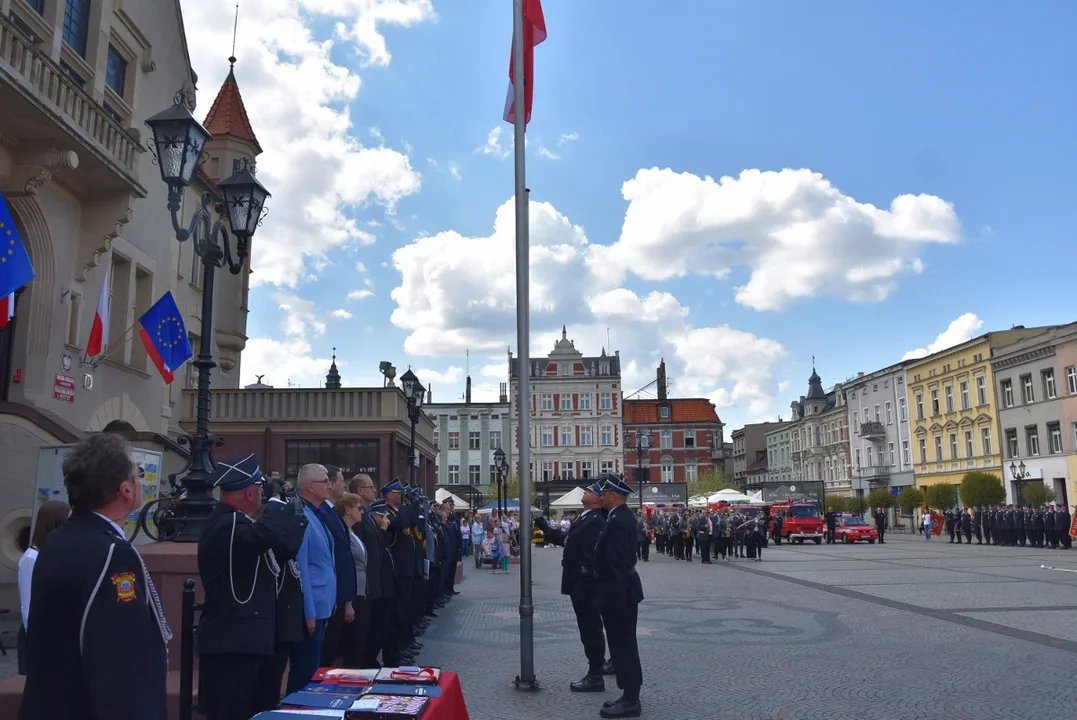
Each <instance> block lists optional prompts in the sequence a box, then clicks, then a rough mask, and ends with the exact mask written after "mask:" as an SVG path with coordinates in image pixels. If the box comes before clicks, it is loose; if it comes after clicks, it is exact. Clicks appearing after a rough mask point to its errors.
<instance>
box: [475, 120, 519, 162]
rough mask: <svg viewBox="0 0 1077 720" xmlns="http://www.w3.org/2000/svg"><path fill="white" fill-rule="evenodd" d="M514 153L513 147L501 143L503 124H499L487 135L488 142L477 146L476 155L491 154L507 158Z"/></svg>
mask: <svg viewBox="0 0 1077 720" xmlns="http://www.w3.org/2000/svg"><path fill="white" fill-rule="evenodd" d="M511 153H512V148H511V147H504V146H503V145H502V144H501V126H500V125H498V126H497V127H495V128H494V129H493V130H491V131H490V133H489V134H488V135H487V136H486V144H485V145H480V146H479V147H477V148H475V154H476V155H489V156H491V157H495V158H507V157H508V156H509V154H511Z"/></svg>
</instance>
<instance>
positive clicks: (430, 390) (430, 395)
mask: <svg viewBox="0 0 1077 720" xmlns="http://www.w3.org/2000/svg"><path fill="white" fill-rule="evenodd" d="M432 402H434V386H433V385H431V386H430V387H428V388H427V389H426V403H427V404H429V403H432Z"/></svg>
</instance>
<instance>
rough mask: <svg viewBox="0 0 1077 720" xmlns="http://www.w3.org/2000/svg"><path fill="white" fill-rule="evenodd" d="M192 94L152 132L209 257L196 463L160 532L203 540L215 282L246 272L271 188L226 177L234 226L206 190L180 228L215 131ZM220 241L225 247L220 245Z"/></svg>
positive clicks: (173, 204)
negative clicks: (195, 107)
mask: <svg viewBox="0 0 1077 720" xmlns="http://www.w3.org/2000/svg"><path fill="white" fill-rule="evenodd" d="M186 100H187V99H186V97H185V96H184V94H183V93H178V94H177V95H176V98H175V104H174V105H173V106H172V107H171V108H169V109H168V110H165V111H164V112H161V113H158V114H157V115H154V116H153V117H151V118H150V119H149V120H147V121H146V124H147V125H149V127H150V130H151V131H153V146H154V150H155V155H156V157H155V160H156V163H157V167H158V168H159V169H160V171H161V179H162V180H163V181H164V182H165V184H166V185H168V209H169V211H170V212H171V214H172V228H173V230H174V231H175V233H176V240H178V241H180V242H184V241H186V240H191V241H192V242H193V243H194V251H195V253H197V254H198V256H199V257H200V258H202V326H201V331H200V332H201V335H200V336H199V341H200V344H199V350H198V357H197V358H196V359H195V360H194V362H193V364H194V366H195V367H196V368H198V397H197V404H196V408H197V411H196V416H195V433H194V436H193V437H190V438H187V439H186V441H187V442H189V443H190V446H191V466H190V470H189V472H188V473H187V474H186V475H185V476H184V477H183V478H181V480H180V483H181V485H182V486H183V488H184V490H186V493H187V494H186V497H185V498H183V499H182V500H181V501H180V502H178V503H177V504H176V506H175V513H174V514H173V515H172V521H171V523H170V524H171V525H172V527H170V528H161V534H162V535H163V536H164V537H162V539H172V540H177V541H180V542H196V541H197V540H198V537H199V535H201V533H202V528H203V526H204V524H205V520H206V518H207V517H208V516H209V514H210V512H212V510H213V507H214V506H215V505H216V504H217V501H216V500H215V499H214V497H213V460H212V457H211V452H212V450H213V447H214V446H216V445H218V444H220V443H219V441H218V439H217V438H215V437H214V436H213V434H212V433H211V432H210V430H209V406H210V371H211V370H212V369H213V368H215V367H216V366H217V363H216V361H215V360H214V359H213V277H214V272H215V271H216V269H217V268H218V267H224V264H225V262H227V265H228V270H229V272H231V273H232V274H233V275H238V274H239V273H240V272H242V270H243V266H244V263H245V262H246V259H247V255H248V253H249V249H250V241H251V237H252V236H253V235H254V232H255V230H257V229H258V226H259V225H260V224H261V222H262V217H263V215H264V212H265V201H266V198H268V197H269V191H268V190H266V189H265V187H263V186H262V184H261V183H260V182H258V180H257V179H256V178H255V177H254V173H253V172H252V171H251V167H250V161H247V162H246V163H244V164H243V166H242V167H241V168H240V169H239V170H238V171H237V172H235V173H233V174H232V176H231V177H229V178H228V179H226V180H222V181H221V182H219V183H218V184H217V186H218V187H219V188H220V190H221V194H222V195H223V196H224V201H223V203H222V202H218V203H217V205H216V208H215V209H216V211H217V213H218V214H223V215H224V216H225V218H226V219H227V224H228V228H226V227H225V226H224V224H222V222H221V221H220V220H214V215H213V214H212V213H211V211H210V207H211V205H212V204H213V197H212V196H211V195H210V193H209V192H205V193H202V205H201V207H199V208H198V210H197V211H195V214H194V217H192V218H191V223H190V225H189V226H188V227H183V226H182V225H181V224H180V217H179V211H180V207H181V205H182V201H183V192H184V190H185V189H186V188H187V187H188V186H189V185H190V184H191V181H192V180H193V179H194V174H195V171H196V170H197V169H198V166H199V164H200V160H201V157H202V150H203V148H204V147H205V145H206V142H207V141H208V140H209V139H210V138H211V136H210V134H209V133H208V132H207V131H206V129H205V128H204V127H202V125H201V123H199V122H198V121H197V120H195V119H194V116H192V115H191V113H190V111H189V110H188V109H187V104H186ZM229 228H230V229H231V234H232V235H235V251H236V253H235V255H236V256H235V258H234V259H233V257H232V247H231V237H230V235H229V230H228V229H229ZM218 240H219V242H218Z"/></svg>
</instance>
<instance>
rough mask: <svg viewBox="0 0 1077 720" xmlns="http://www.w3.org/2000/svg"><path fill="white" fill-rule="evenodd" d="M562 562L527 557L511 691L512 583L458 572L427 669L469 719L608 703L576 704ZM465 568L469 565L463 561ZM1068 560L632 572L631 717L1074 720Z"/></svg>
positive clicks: (955, 557) (921, 559) (831, 552)
mask: <svg viewBox="0 0 1077 720" xmlns="http://www.w3.org/2000/svg"><path fill="white" fill-rule="evenodd" d="M560 560H561V550H559V549H541V548H536V549H535V551H534V586H533V591H534V597H535V607H536V612H535V668H536V675H537V677H538V679H539V682H540V684H541V689H540V690H539V691H538V692H535V693H524V692H518V691H516V690H514V689H513V688H512V684H511V682H512V679H513V678H514V677H515V676H516V675H517V674H518V673H519V668H520V652H519V640H518V638H519V636H518V629H519V615H518V602H519V590H520V574H519V566H518V565H513V566H512V567H511V574H510V575H508V576H498V575H492V574H491V573H490V572H489V571H486V570H484V571H482V572H481V573H480V572H479V571H476V570H475V569H474V566H473V565H470V564H469V565H467V566H466V570H465V572H466V579H465V581H464V583H463V584H462V585H460V586H458V589H459V590H460V591H461V592H462V594H461V595H459V596H457V597H456V599H455V600H454V601H453V602H452V603H450V605H449V606H448V607H446V608H445V609H444V610H443V611H442V612H441V617H440V618H438V619H437V620H435V622H434V625H432V626H431V629H430V631H429V632H428V633H427V634H426V636H425V637H424V638H423V640H424V641H425V644H426V648H425V649H424V651H423V653H422V656H421V661H422V662H423V663H426V664H431V665H439V666H441V667H445V668H448V669H453V670H455V671H457V672H459V673H460V678H461V682H462V684H463V687H464V692H465V697H466V699H467V703H468V707H469V709H470V711H471V717H472V718H473V719H474V720H498V719H500V718H505V717H512V718H520V719H521V720H523V719H530V718H536V719H538V718H542V719H543V720H562V719H565V720H575V719H576V718H597V717H598V709H599V707H600V706H601V704H602V701H603V700H607V699H612V698H614V697H616V696H617V694H618V691H617V690H616V687H615V683H614V682H613V678H608V679H607V691H606V693H604V694H600V693H595V694H575V693H570V692H569V690H568V684H569V683H570V682H572V681H574V680H577V679H579V678H580V676H581V675H583V673H584V671H585V670H586V663H585V660H584V658H583V649H582V647H581V646H580V642H579V639H578V635H577V631H576V625H575V618H574V616H573V614H572V608H571V606H570V604H569V601H568V598H567V597H563V596H561V595H560V594H559V593H558V591H559V589H560ZM468 562H470V561H468ZM1041 565H1050V566H1053V567H1055V568H1065V569H1073V570H1077V550H1073V551H1068V552H1063V551H1050V550H1031V549H1025V550H1022V549H1020V548H997V547H986V546H976V545H973V546H971V547H970V546H967V545H962V546H961V547H957V546H956V545H953V546H951V545H950V544H949V543H948V541H947V540H942V541H941V542H940V541H939V540H938V539H937V538H936V539H932V540H931V541H925V540H923V539H922V538H919V539H917V538H915V537H902V536H897V537H890V536H888V541H887V543H886V544H885V545H855V546H826V545H823V546H815V545H795V546H788V545H783V546H782V547H781V548H775V547H773V546H771V547H770V548H768V549H767V550H766V551H765V553H764V561H763V562H760V563H756V562H749V561H745V560H738V561H734V562H729V563H724V564H715V565H712V566H707V565H701V564H700V563H699V561H698V557H697V558H696V559H695V561H694V562H692V563H691V564H686V563H683V562H679V561H675V560H673V559H672V558H668V557H657V556H656V554H655V553H654V552H653V548H652V553H651V561H650V562H649V563H641V564H640V565H639V570H640V575H641V577H642V578H643V585H644V592H645V594H646V596H647V599H646V600H644V601H643V604H642V605H641V606H640V619H639V643H640V649H641V655H642V659H643V673H644V688H643V693H642V698H643V709H644V710H643V717H645V718H661V719H662V720H720V719H724V718H736V719H738V720H755V719H761V718H772V719H774V720H779V719H781V720H786V719H794V718H796V719H801V718H803V719H809V718H810V719H815V718H818V719H819V720H841V719H843V718H850V719H853V718H856V719H857V720H871V719H875V718H878V719H879V720H904V718H909V719H910V720H912V719H914V718H915V719H916V720H925V719H929V718H945V719H946V720H964V719H966V718H967V719H969V720H972V719H975V720H988V719H991V718H999V719H1005V720H1015V719H1018V718H1036V719H1037V720H1042V719H1043V718H1064V717H1074V710H1073V708H1074V707H1075V706H1077V684H1075V683H1074V682H1073V671H1072V667H1073V663H1074V661H1075V659H1077V630H1075V629H1074V628H1077V591H1075V589H1077V572H1075V573H1069V572H1063V571H1061V570H1046V569H1041V567H1040V566H1041Z"/></svg>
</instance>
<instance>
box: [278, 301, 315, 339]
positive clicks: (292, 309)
mask: <svg viewBox="0 0 1077 720" xmlns="http://www.w3.org/2000/svg"><path fill="white" fill-rule="evenodd" d="M273 298H274V299H275V300H276V301H277V309H278V310H280V311H281V313H280V317H281V330H283V331H284V334H285V335H289V336H291V337H303V336H306V335H307V334H308V333H313V334H315V335H324V334H325V320H324V319H323V318H322V317H321V315H319V313H318V312H317V310H316V308H315V305H314V301H313V300H306V299H304V298H301V297H299V296H298V295H293V294H291V293H287V292H284V291H278V292H276V293H274V294H273Z"/></svg>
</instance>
